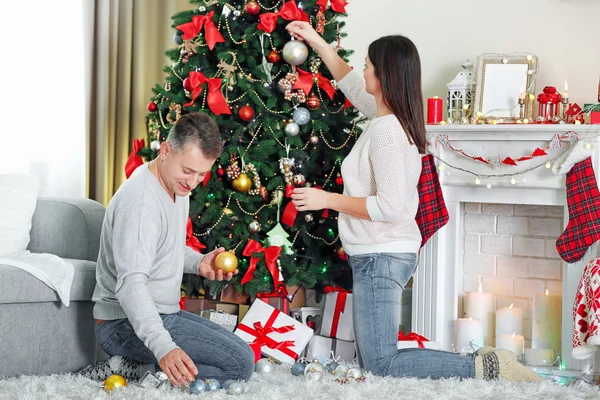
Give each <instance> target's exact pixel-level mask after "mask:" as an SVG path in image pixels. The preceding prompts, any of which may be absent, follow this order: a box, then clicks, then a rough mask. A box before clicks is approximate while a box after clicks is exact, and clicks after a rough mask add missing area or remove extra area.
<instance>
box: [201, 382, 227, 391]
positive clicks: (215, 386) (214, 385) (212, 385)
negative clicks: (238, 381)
mask: <svg viewBox="0 0 600 400" xmlns="http://www.w3.org/2000/svg"><path fill="white" fill-rule="evenodd" d="M204 382H205V383H206V385H207V386H208V391H209V392H216V391H217V390H221V389H223V385H221V382H219V380H218V379H207V380H205V381H204Z"/></svg>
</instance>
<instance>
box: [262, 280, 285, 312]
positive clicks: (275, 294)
mask: <svg viewBox="0 0 600 400" xmlns="http://www.w3.org/2000/svg"><path fill="white" fill-rule="evenodd" d="M287 296H288V291H287V289H286V287H285V285H283V284H280V285H279V287H276V288H275V290H273V291H272V292H271V293H267V292H259V293H257V294H256V298H257V299H260V300H262V301H264V302H265V303H267V304H269V305H270V306H272V307H274V308H278V307H275V306H273V305H272V304H270V303H269V299H273V298H280V299H282V301H283V310H282V309H279V311H282V312H283V313H284V314H289V313H290V304H289V302H288V299H287Z"/></svg>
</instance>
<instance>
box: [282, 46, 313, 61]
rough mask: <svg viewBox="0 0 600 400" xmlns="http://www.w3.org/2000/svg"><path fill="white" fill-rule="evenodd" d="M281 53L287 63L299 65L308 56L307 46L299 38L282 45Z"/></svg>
mask: <svg viewBox="0 0 600 400" xmlns="http://www.w3.org/2000/svg"><path fill="white" fill-rule="evenodd" d="M282 55H283V59H284V60H285V62H287V63H288V64H292V65H300V64H302V63H303V62H304V61H306V59H307V58H308V47H306V45H305V44H304V43H302V42H301V41H299V40H290V41H289V42H287V43H286V44H285V46H283V51H282Z"/></svg>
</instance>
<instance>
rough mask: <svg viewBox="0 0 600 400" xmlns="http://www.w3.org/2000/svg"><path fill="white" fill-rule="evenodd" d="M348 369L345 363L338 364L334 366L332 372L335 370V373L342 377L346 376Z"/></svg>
mask: <svg viewBox="0 0 600 400" xmlns="http://www.w3.org/2000/svg"><path fill="white" fill-rule="evenodd" d="M349 370H350V367H348V366H347V365H346V364H340V365H338V366H337V367H336V368H335V370H334V372H335V375H337V376H340V377H344V376H346V374H347V373H348V371H349Z"/></svg>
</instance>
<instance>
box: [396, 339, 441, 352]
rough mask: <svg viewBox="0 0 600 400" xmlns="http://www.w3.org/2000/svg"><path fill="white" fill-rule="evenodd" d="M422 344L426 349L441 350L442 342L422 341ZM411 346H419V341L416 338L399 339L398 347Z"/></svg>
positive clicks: (406, 347)
mask: <svg viewBox="0 0 600 400" xmlns="http://www.w3.org/2000/svg"><path fill="white" fill-rule="evenodd" d="M423 346H425V348H426V349H432V350H441V349H442V344H441V343H440V342H425V341H424V342H423ZM413 347H419V342H417V341H416V340H399V341H398V349H410V348H413Z"/></svg>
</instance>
